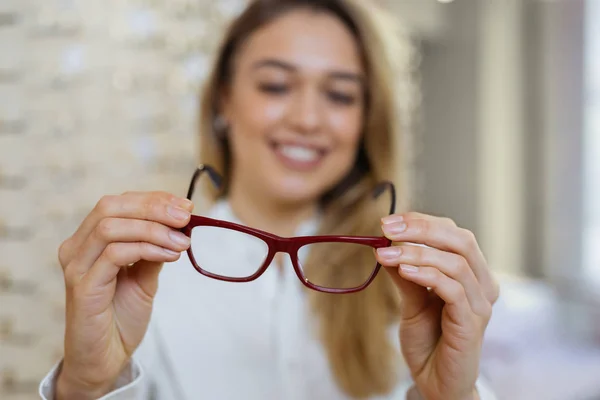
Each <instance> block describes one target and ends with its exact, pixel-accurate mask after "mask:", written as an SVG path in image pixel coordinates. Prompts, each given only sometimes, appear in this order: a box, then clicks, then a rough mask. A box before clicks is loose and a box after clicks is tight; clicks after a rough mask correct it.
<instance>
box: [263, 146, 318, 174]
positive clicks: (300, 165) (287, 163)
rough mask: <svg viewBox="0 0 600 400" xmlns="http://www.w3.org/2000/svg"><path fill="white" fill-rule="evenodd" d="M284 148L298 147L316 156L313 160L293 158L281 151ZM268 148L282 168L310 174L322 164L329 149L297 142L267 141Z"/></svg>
mask: <svg viewBox="0 0 600 400" xmlns="http://www.w3.org/2000/svg"><path fill="white" fill-rule="evenodd" d="M284 146H290V147H299V148H304V149H308V150H311V151H313V152H315V153H316V154H317V157H314V158H313V159H304V160H303V159H299V158H293V157H290V156H289V155H287V154H285V153H284V152H282V151H281V148H282V147H284ZM269 147H270V148H271V150H272V151H273V153H274V154H275V157H276V159H277V160H278V161H279V163H281V164H282V165H283V166H284V167H286V168H287V169H289V170H292V171H297V172H310V171H313V170H315V169H317V168H318V167H319V166H320V165H321V164H322V163H323V160H324V159H325V157H327V154H328V153H329V152H330V149H329V148H328V147H326V146H322V145H318V144H315V143H305V142H301V141H298V140H276V139H272V140H269Z"/></svg>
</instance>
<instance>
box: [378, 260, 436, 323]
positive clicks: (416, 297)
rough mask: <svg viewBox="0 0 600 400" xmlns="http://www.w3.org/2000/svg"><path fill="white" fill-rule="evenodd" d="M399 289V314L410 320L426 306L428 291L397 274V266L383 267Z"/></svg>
mask: <svg viewBox="0 0 600 400" xmlns="http://www.w3.org/2000/svg"><path fill="white" fill-rule="evenodd" d="M385 270H386V271H387V272H388V273H389V274H390V276H391V278H392V280H393V281H394V283H395V284H396V286H397V287H398V290H400V296H401V303H400V314H401V317H402V319H404V320H411V319H413V318H415V317H416V316H417V315H419V314H421V313H422V312H423V310H424V309H425V308H426V307H427V300H428V298H429V292H428V291H427V288H425V287H422V286H419V285H417V284H416V283H413V282H410V281H407V280H406V279H403V278H402V277H401V276H400V275H398V268H397V266H396V268H385Z"/></svg>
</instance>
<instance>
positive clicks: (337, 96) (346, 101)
mask: <svg viewBox="0 0 600 400" xmlns="http://www.w3.org/2000/svg"><path fill="white" fill-rule="evenodd" d="M327 97H328V98H329V99H330V100H331V101H333V102H334V103H337V104H341V105H348V106H349V105H352V104H354V103H355V102H356V98H355V97H354V96H353V95H351V94H347V93H342V92H340V91H329V92H327Z"/></svg>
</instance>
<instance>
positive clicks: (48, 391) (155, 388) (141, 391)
mask: <svg viewBox="0 0 600 400" xmlns="http://www.w3.org/2000/svg"><path fill="white" fill-rule="evenodd" d="M163 350H164V349H162V348H161V342H160V340H159V336H158V334H157V332H156V326H155V324H154V323H153V321H152V320H151V321H150V324H149V327H148V331H147V332H146V335H145V336H144V339H143V340H142V343H140V346H139V347H138V349H137V350H136V351H135V353H134V354H133V357H132V358H131V361H130V363H129V365H128V366H127V367H126V368H125V369H124V370H123V373H121V375H120V376H119V378H118V379H117V382H116V384H115V388H114V390H113V391H112V392H110V393H108V394H107V395H105V396H104V397H102V398H101V399H98V400H125V399H127V400H147V399H153V398H161V399H162V398H166V399H172V398H179V397H181V396H178V395H176V394H175V393H177V392H174V388H173V383H172V382H171V380H170V379H169V376H170V375H169V372H170V371H167V370H165V362H164V360H163V359H162V354H163V352H164V351H163ZM61 365H62V361H61V362H59V363H58V364H56V365H55V366H54V368H52V370H51V371H50V372H49V373H48V375H46V377H45V378H44V379H43V380H42V382H41V383H40V386H39V395H40V398H41V399H42V400H55V396H54V394H55V390H56V378H57V377H58V374H59V372H60V368H61Z"/></svg>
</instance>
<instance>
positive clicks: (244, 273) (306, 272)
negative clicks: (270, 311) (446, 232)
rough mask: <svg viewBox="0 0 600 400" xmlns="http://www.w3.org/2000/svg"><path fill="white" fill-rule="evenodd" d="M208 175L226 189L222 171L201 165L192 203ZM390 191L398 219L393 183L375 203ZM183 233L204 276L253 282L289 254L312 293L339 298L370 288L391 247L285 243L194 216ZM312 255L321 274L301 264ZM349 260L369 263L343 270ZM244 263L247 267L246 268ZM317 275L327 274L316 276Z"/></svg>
mask: <svg viewBox="0 0 600 400" xmlns="http://www.w3.org/2000/svg"><path fill="white" fill-rule="evenodd" d="M204 172H206V173H207V174H208V176H209V177H210V180H211V181H212V183H213V185H214V186H215V187H216V188H217V189H219V188H221V186H222V182H223V179H222V177H221V176H220V175H219V174H218V173H217V172H216V170H215V169H214V168H212V167H211V166H209V165H200V166H199V167H198V168H197V169H196V171H195V172H194V175H193V177H192V180H191V182H190V186H189V189H188V193H187V198H188V199H190V200H191V199H192V195H193V193H194V189H195V187H196V182H197V181H198V179H199V178H200V176H201V175H202V174H203V173H204ZM386 190H388V191H389V192H390V195H391V205H390V208H389V213H390V214H393V213H394V212H395V208H396V191H395V188H394V185H393V184H392V183H391V182H388V181H384V182H381V183H380V184H378V185H377V186H376V187H375V189H374V191H373V198H374V199H377V198H378V197H380V195H381V194H382V193H383V192H385V191H386ZM181 231H182V232H183V233H184V234H186V235H187V236H188V237H190V239H191V242H192V244H191V246H190V247H189V248H188V250H187V254H188V257H189V259H190V261H191V263H192V265H193V266H194V268H195V269H196V270H197V271H198V272H199V273H201V274H202V275H204V276H207V277H209V278H213V279H218V280H221V281H227V282H250V281H253V280H255V279H257V278H259V277H260V276H261V275H262V274H263V273H264V272H265V271H266V270H267V268H268V267H269V266H270V265H271V263H272V261H273V259H274V257H275V255H276V254H278V253H287V254H288V255H289V256H290V258H291V260H292V265H293V267H294V271H295V272H296V275H297V276H298V278H299V279H300V281H301V282H302V283H303V284H304V285H305V286H306V287H308V288H310V289H313V290H317V291H319V292H325V293H337V294H341V293H353V292H358V291H360V290H363V289H365V288H366V287H367V286H369V284H370V283H371V282H373V280H374V279H375V277H376V276H377V273H378V272H379V269H380V268H381V265H380V264H379V263H378V262H377V261H376V260H375V257H374V254H373V252H374V251H373V250H374V249H377V248H380V247H388V246H390V244H391V241H390V240H389V239H387V238H386V237H384V236H334V235H329V236H299V237H289V238H288V237H280V236H277V235H274V234H272V233H269V232H265V231H262V230H259V229H254V228H251V227H248V226H244V225H240V224H237V223H233V222H228V221H223V220H219V219H214V218H209V217H204V216H198V215H192V216H191V219H190V222H189V223H188V224H187V226H185V227H184V228H183V229H182V230H181ZM225 245H227V246H225ZM312 252H317V253H318V254H319V258H318V259H319V261H320V264H319V265H318V266H316V267H317V268H305V266H303V264H302V263H301V262H300V259H305V258H306V257H305V256H308V254H312ZM340 255H343V256H344V257H340ZM349 255H352V259H353V260H357V261H358V260H365V262H364V263H362V262H359V264H361V265H359V268H360V270H355V271H348V270H344V269H345V268H357V267H356V266H355V265H351V266H345V265H343V264H340V263H341V262H343V261H341V260H342V259H345V260H347V259H348V256H349ZM240 259H242V260H244V262H243V263H240V262H239V260H240ZM338 259H339V260H340V261H338ZM353 264H354V263H353ZM362 264H364V265H362ZM326 268H335V269H334V270H332V271H327V272H332V273H335V274H337V275H338V276H337V277H336V279H333V280H330V279H327V278H326V277H328V276H330V275H331V274H329V273H323V272H325V269H326ZM317 269H321V270H320V271H317V273H314V272H311V271H316V270H317ZM334 271H335V272H334ZM350 272H351V273H350ZM339 275H342V276H339Z"/></svg>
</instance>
